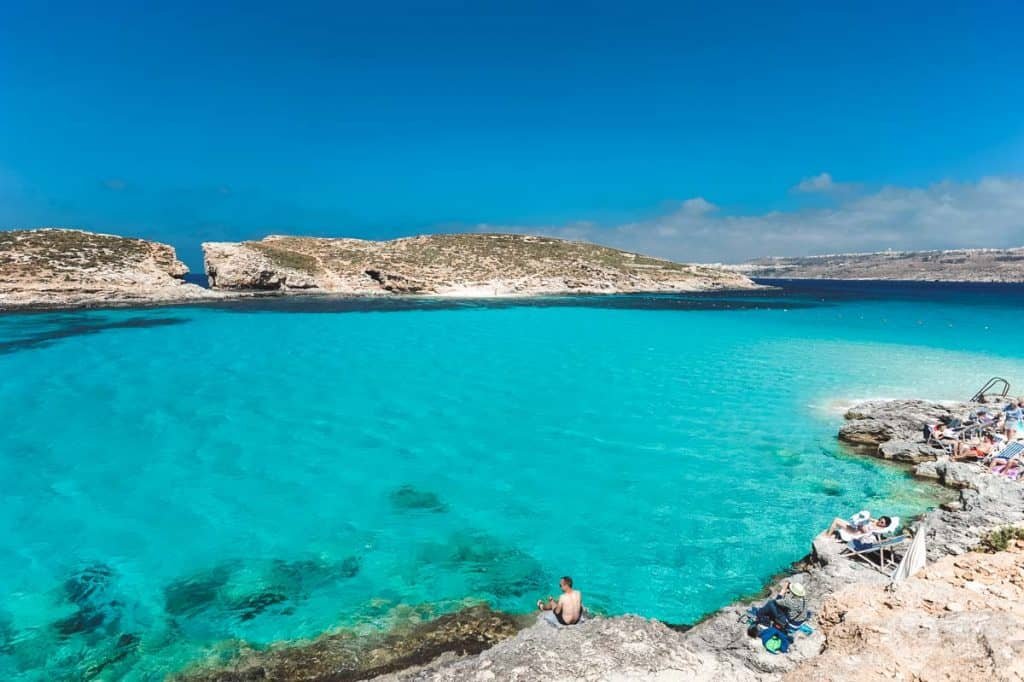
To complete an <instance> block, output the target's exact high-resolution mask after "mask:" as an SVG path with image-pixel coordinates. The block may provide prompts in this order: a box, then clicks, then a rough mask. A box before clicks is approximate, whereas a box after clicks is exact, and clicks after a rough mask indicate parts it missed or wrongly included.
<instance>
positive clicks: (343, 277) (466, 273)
mask: <svg viewBox="0 0 1024 682" xmlns="http://www.w3.org/2000/svg"><path fill="white" fill-rule="evenodd" d="M203 253H204V256H205V263H206V273H207V275H208V276H209V278H210V286H211V288H213V289H216V290H227V291H274V292H279V293H331V294H347V295H380V294H418V295H424V294H426V295H441V296H444V295H447V296H462V297H488V296H530V295H544V294H565V293H581V294H585V293H592V294H611V293H630V292H673V291H707V290H715V289H752V288H756V287H757V285H755V284H754V283H753V282H752V281H751V280H750V279H748V278H747V277H746V276H745V275H741V274H738V273H735V272H729V271H726V270H723V269H721V268H714V267H708V266H702V265H686V264H682V263H675V262H672V261H667V260H661V259H658V258H651V257H649V256H642V255H639V254H635V253H629V252H626V251H620V250H618V249H612V248H608V247H604V246H598V245H596V244H589V243H586V242H574V241H566V240H562V239H552V238H549V237H534V236H530V235H519V234H437V235H426V236H420V237H408V238H403V239H394V240H391V241H367V240H362V239H328V238H314V237H281V236H270V237H266V238H264V239H262V240H260V241H252V242H237V243H236V242H209V243H204V244H203Z"/></svg>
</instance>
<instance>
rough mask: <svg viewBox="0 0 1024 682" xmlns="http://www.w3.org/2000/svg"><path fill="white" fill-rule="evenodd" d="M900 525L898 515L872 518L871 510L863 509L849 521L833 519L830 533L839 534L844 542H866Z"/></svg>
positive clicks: (890, 531) (882, 535)
mask: <svg viewBox="0 0 1024 682" xmlns="http://www.w3.org/2000/svg"><path fill="white" fill-rule="evenodd" d="M898 525H899V518H898V517H897V518H893V517H891V516H880V517H878V518H877V519H872V518H871V512H868V511H861V512H857V513H856V514H854V515H853V516H852V517H851V518H850V520H849V521H847V520H845V519H840V518H836V519H833V520H832V525H831V526H829V527H828V533H829V535H836V536H838V537H839V539H840V540H842V541H843V542H850V541H851V540H854V541H856V542H859V543H861V544H865V543H870V542H873V541H877V539H878V538H881V537H884V536H886V535H888V534H890V533H892V532H893V531H894V530H896V527H897V526H898Z"/></svg>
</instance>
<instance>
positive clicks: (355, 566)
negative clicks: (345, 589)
mask: <svg viewBox="0 0 1024 682" xmlns="http://www.w3.org/2000/svg"><path fill="white" fill-rule="evenodd" d="M362 566H363V561H362V559H360V558H359V557H357V556H350V557H347V558H346V559H345V560H344V561H342V562H341V566H340V567H339V571H338V574H339V575H340V576H341V577H342V578H354V577H356V576H357V575H359V571H360V569H361V568H362Z"/></svg>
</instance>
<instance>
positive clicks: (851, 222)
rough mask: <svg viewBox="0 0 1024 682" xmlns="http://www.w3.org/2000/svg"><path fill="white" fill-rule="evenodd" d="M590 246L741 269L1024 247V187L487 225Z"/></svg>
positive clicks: (943, 185)
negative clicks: (892, 252) (789, 261)
mask: <svg viewBox="0 0 1024 682" xmlns="http://www.w3.org/2000/svg"><path fill="white" fill-rule="evenodd" d="M477 229H481V230H487V231H499V230H502V231H517V232H531V233H537V234H547V235H552V236H556V237H564V238H569V239H586V240H589V241H595V242H598V243H603V244H608V245H610V246H616V247H619V248H624V249H630V250H633V251H640V252H643V253H648V254H651V255H656V256H662V257H665V258H673V259H677V260H685V261H703V262H712V261H723V262H737V261H742V260H747V259H750V258H756V257H758V256H771V255H780V256H781V255H794V256H796V255H810V254H821V253H839V252H845V251H877V250H884V249H890V248H891V249H899V250H907V249H941V248H959V247H1006V246H1020V245H1024V178H1013V177H991V178H984V179H982V180H979V181H977V182H963V183H961V182H940V183H936V184H933V185H929V186H927V187H883V188H882V189H879V190H876V191H874V192H870V193H862V194H850V195H844V196H840V197H838V198H837V201H836V202H835V205H834V206H831V207H828V208H810V209H802V210H793V211H773V212H769V213H761V214H756V215H737V214H729V213H728V212H726V211H722V210H721V209H720V208H719V207H717V206H715V205H714V204H713V203H711V202H709V201H707V200H706V199H704V198H702V197H696V198H693V199H687V200H686V201H684V202H682V203H681V204H678V205H677V207H676V208H675V209H673V210H671V211H669V212H667V213H664V214H663V215H660V216H657V217H655V218H652V219H649V220H642V221H636V222H628V223H623V224H618V225H611V226H599V225H595V224H592V223H574V224H571V225H564V226H559V225H554V226H547V227H519V226H496V225H480V226H478V228H477Z"/></svg>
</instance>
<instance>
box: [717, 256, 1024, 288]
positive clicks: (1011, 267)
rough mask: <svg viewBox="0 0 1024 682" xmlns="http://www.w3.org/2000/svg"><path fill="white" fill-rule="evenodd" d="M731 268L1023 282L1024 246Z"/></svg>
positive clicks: (770, 274)
mask: <svg viewBox="0 0 1024 682" xmlns="http://www.w3.org/2000/svg"><path fill="white" fill-rule="evenodd" d="M727 267H729V268H730V269H733V270H735V271H736V272H742V273H743V274H746V275H749V276H750V277H764V278H779V279H882V280H912V281H926V282H1024V248H1014V249H954V250H948V251H881V252H877V253H844V254H832V255H826V256H801V257H775V258H758V259H756V260H752V261H749V262H747V263H742V264H740V265H732V266H727Z"/></svg>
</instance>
